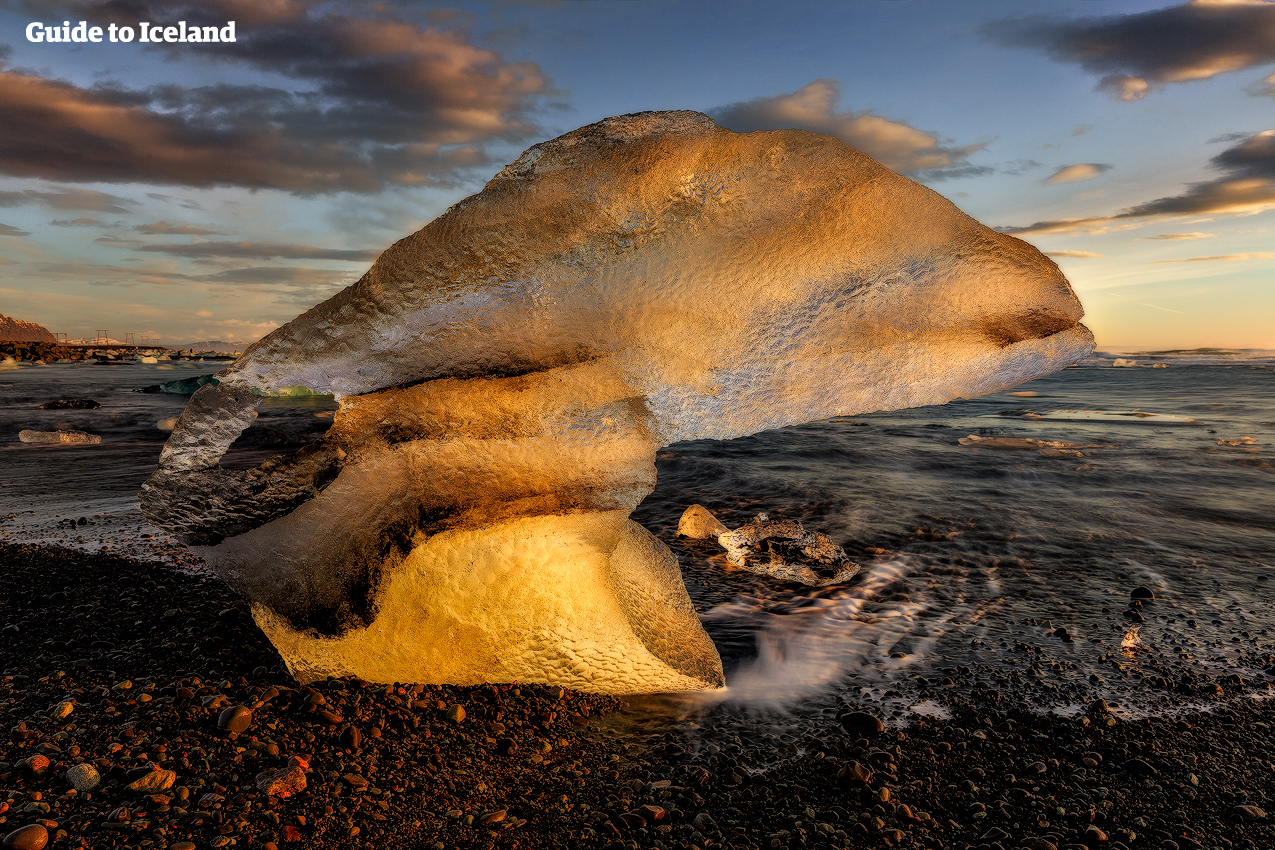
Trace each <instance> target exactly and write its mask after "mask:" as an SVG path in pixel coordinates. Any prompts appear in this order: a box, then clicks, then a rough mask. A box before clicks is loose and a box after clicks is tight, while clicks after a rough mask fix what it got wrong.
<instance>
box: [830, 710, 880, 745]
mask: <svg viewBox="0 0 1275 850" xmlns="http://www.w3.org/2000/svg"><path fill="white" fill-rule="evenodd" d="M837 720H838V721H840V723H841V728H842V729H845V730H846V732H847V733H848V734H849V735H850V736H852V737H857V738H871V737H873V736H874V735H879V734H880V733H882V732H884V731H885V724H884V723H882V722H881V720H880V718H878V717H874V716H873V715H871V714H868V713H867V712H866V711H848V712H846V713H845V714H843V715H841V716H840V717H838V718H837Z"/></svg>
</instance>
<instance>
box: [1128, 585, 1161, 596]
mask: <svg viewBox="0 0 1275 850" xmlns="http://www.w3.org/2000/svg"><path fill="white" fill-rule="evenodd" d="M1129 598H1130V599H1155V594H1154V593H1153V592H1152V591H1151V588H1149V587H1147V586H1146V585H1145V584H1143V585H1139V586H1137V587H1135V588H1134V589H1133V590H1132V591H1131V592H1130V593H1129Z"/></svg>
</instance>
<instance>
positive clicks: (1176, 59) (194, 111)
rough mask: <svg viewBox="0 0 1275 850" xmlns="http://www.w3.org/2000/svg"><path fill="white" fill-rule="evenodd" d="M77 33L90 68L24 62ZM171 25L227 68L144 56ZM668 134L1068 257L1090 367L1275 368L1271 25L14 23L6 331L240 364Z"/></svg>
mask: <svg viewBox="0 0 1275 850" xmlns="http://www.w3.org/2000/svg"><path fill="white" fill-rule="evenodd" d="M63 21H67V22H69V24H70V26H69V27H68V30H70V29H72V28H74V27H75V26H76V25H77V24H79V22H81V21H84V22H85V24H86V25H85V27H84V32H85V34H87V33H88V32H89V28H91V27H94V26H97V27H100V28H101V29H102V36H101V38H102V41H101V42H100V43H94V42H88V41H85V42H78V41H70V42H65V41H58V42H50V41H48V40H41V41H32V40H30V39H29V38H28V35H27V34H28V32H31V33H32V34H33V36H42V34H47V32H48V31H50V30H52V29H53V28H55V27H58V28H60V27H61V25H62V23H63ZM183 21H184V22H185V23H186V25H187V26H188V27H196V26H197V27H200V29H199V32H200V34H201V36H202V34H203V33H205V32H208V33H209V34H211V30H209V29H207V28H215V29H216V30H217V32H218V35H219V37H220V35H221V33H222V32H223V31H226V30H225V28H226V27H227V26H228V24H229V22H231V21H233V22H234V35H235V41H233V42H229V41H224V42H223V41H217V42H215V43H214V42H209V43H203V42H200V43H193V42H189V41H188V42H187V43H180V42H173V43H169V42H161V43H158V44H156V43H149V42H148V43H145V44H144V43H141V41H140V36H139V35H138V32H137V31H138V30H139V29H140V27H139V24H140V23H142V22H145V23H147V24H150V25H154V26H163V27H167V26H173V27H177V26H179V23H180V22H183ZM32 24H36V26H35V27H32V26H31V25H32ZM111 25H115V26H116V27H117V30H116V32H117V35H118V34H119V33H123V32H124V31H123V30H122V29H118V28H121V27H130V28H131V30H132V32H133V35H134V38H133V40H132V41H131V42H125V41H123V40H120V41H116V42H114V43H112V42H111V41H110V39H109V27H110V26H111ZM148 29H149V28H148ZM227 33H228V31H227ZM659 109H693V110H698V111H701V112H705V113H707V114H708V115H710V116H711V117H712V118H713V119H714V120H716V121H717V122H718V123H719V124H721V125H722V126H725V127H728V128H730V129H732V130H737V131H740V132H750V131H754V130H768V129H787V128H798V129H805V130H811V131H815V132H820V133H827V134H830V135H833V136H836V137H838V138H840V139H841V140H843V141H845V142H846V143H847V144H849V145H851V146H852V147H855V148H858V149H860V150H862V151H864V152H866V153H868V154H870V155H871V156H873V157H875V158H877V159H878V160H880V161H881V162H882V163H884V164H885V165H887V166H889V167H890V168H893V169H894V170H896V171H898V172H900V173H902V174H904V175H906V176H908V177H910V178H912V179H914V180H917V181H919V182H921V183H923V184H925V185H927V186H928V187H929V188H931V189H933V190H934V191H936V192H938V193H940V194H942V195H943V196H944V197H946V198H948V199H950V200H951V201H952V202H953V203H955V204H956V205H957V206H958V207H960V208H961V209H962V210H963V211H965V212H966V213H968V214H969V215H971V216H973V217H974V218H976V219H978V220H979V221H981V222H983V223H984V224H986V225H988V226H990V227H994V228H997V229H999V230H1001V231H1003V232H1007V233H1011V234H1014V235H1016V236H1018V237H1019V238H1022V239H1025V240H1027V241H1028V242H1030V243H1032V244H1033V245H1035V246H1037V247H1038V248H1040V249H1041V250H1042V251H1044V252H1045V253H1046V254H1048V255H1049V256H1050V257H1052V258H1053V259H1054V261H1055V262H1057V263H1058V265H1059V266H1060V267H1061V268H1062V270H1063V272H1064V273H1065V274H1066V275H1067V277H1068V279H1069V280H1070V281H1071V282H1072V285H1073V287H1074V288H1075V290H1076V292H1077V293H1078V295H1079V296H1080V299H1081V301H1082V303H1083V304H1084V305H1085V309H1086V319H1085V322H1086V324H1087V325H1088V326H1089V327H1090V328H1092V329H1093V331H1094V333H1095V336H1096V337H1097V340H1098V344H1099V347H1100V348H1106V349H1108V350H1164V349H1179V348H1184V349H1185V348H1200V347H1221V348H1268V349H1269V348H1275V286H1273V285H1272V284H1273V283H1275V280H1273V277H1275V129H1273V128H1275V0H1193V2H1188V3H1179V4H1165V3H1164V2H1146V1H1145V0H1072V2H1053V0H1016V2H1008V0H838V2H828V0H818V2H807V0H521V2H519V1H518V0H492V2H457V3H449V2H438V3H431V2H395V1H394V0H378V2H369V3H359V2H355V3H320V2H309V0H200V2H198V3H195V2H162V1H161V0H72V2H57V1H56V0H38V2H36V0H28V2H22V1H21V0H0V313H4V314H6V315H9V316H12V317H15V318H19V319H25V320H29V321H35V322H39V323H40V324H43V325H45V326H46V327H48V328H49V329H50V330H52V331H55V332H64V333H66V334H68V336H69V337H71V338H87V337H93V336H95V335H96V332H97V331H99V330H107V331H109V335H110V336H111V337H113V338H116V339H123V338H124V337H125V334H126V333H131V334H133V335H134V338H135V339H137V340H158V341H159V342H160V343H161V344H166V345H170V346H175V345H180V344H182V343H184V342H190V341H199V340H213V339H217V340H226V341H235V342H239V341H243V342H250V341H252V340H255V339H257V338H259V337H260V336H262V335H264V334H266V333H268V332H269V331H270V330H272V329H273V328H275V327H278V326H279V325H281V324H284V323H286V322H287V321H289V320H290V319H292V318H293V317H294V316H296V315H298V314H299V313H301V312H303V311H304V310H305V309H307V308H309V307H311V306H313V305H314V304H317V303H319V302H320V301H323V300H325V299H326V298H328V297H330V296H331V295H333V294H335V293H336V292H338V291H340V290H341V289H342V288H344V287H345V286H347V285H349V284H350V283H353V282H354V281H355V280H357V279H358V278H359V277H360V276H361V275H362V274H363V272H365V271H366V270H367V268H368V267H369V265H370V264H371V263H372V261H373V260H374V259H375V258H376V257H377V255H378V254H379V253H380V252H381V251H382V250H384V249H385V248H386V247H388V246H389V245H390V244H391V243H393V242H394V241H396V240H398V239H400V238H402V237H404V236H406V235H408V234H410V233H412V232H414V231H416V230H418V229H419V228H421V227H422V226H423V225H425V224H426V223H427V222H429V221H430V220H431V219H433V218H435V217H436V216H437V215H439V214H440V213H442V212H443V211H444V210H446V208H447V207H448V206H450V205H451V204H453V203H455V202H456V201H458V200H460V199H461V198H464V197H466V196H468V195H470V194H473V193H475V192H477V191H480V190H481V189H482V186H483V185H484V184H485V183H486V181H487V180H488V179H490V177H491V176H493V175H494V174H496V173H497V172H498V171H500V169H501V168H502V167H503V166H504V165H505V164H507V163H509V162H512V161H514V160H515V159H516V158H517V157H518V155H519V153H520V152H521V151H523V150H525V149H526V148H528V147H530V146H531V145H533V144H535V143H536V142H539V141H543V140H545V139H549V138H553V137H555V136H558V135H561V134H562V133H565V132H568V131H570V130H573V129H575V128H577V127H580V126H584V125H586V124H590V123H593V122H595V121H598V120H600V119H602V118H606V117H609V116H613V115H621V114H625V113H630V112H640V111H644V110H659Z"/></svg>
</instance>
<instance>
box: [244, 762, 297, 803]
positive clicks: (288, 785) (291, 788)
mask: <svg viewBox="0 0 1275 850" xmlns="http://www.w3.org/2000/svg"><path fill="white" fill-rule="evenodd" d="M255 784H256V786H257V790H259V791H261V792H262V793H263V794H268V795H270V796H271V797H279V798H281V799H286V798H288V797H291V796H292V795H293V794H300V793H301V792H302V791H304V790H305V786H306V779H305V771H304V770H303V769H302V768H301V767H299V766H293V767H285V768H282V769H280V770H265V771H262V772H261V773H258V774H257V778H256V780H255Z"/></svg>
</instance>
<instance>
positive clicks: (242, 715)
mask: <svg viewBox="0 0 1275 850" xmlns="http://www.w3.org/2000/svg"><path fill="white" fill-rule="evenodd" d="M250 726H252V709H250V708H248V707H247V706H244V705H232V706H231V707H230V708H227V709H225V710H224V711H222V712H221V714H220V715H219V716H218V717H217V728H218V729H224V730H226V731H227V732H234V733H235V734H238V733H240V732H247V731H248V727H250Z"/></svg>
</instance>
